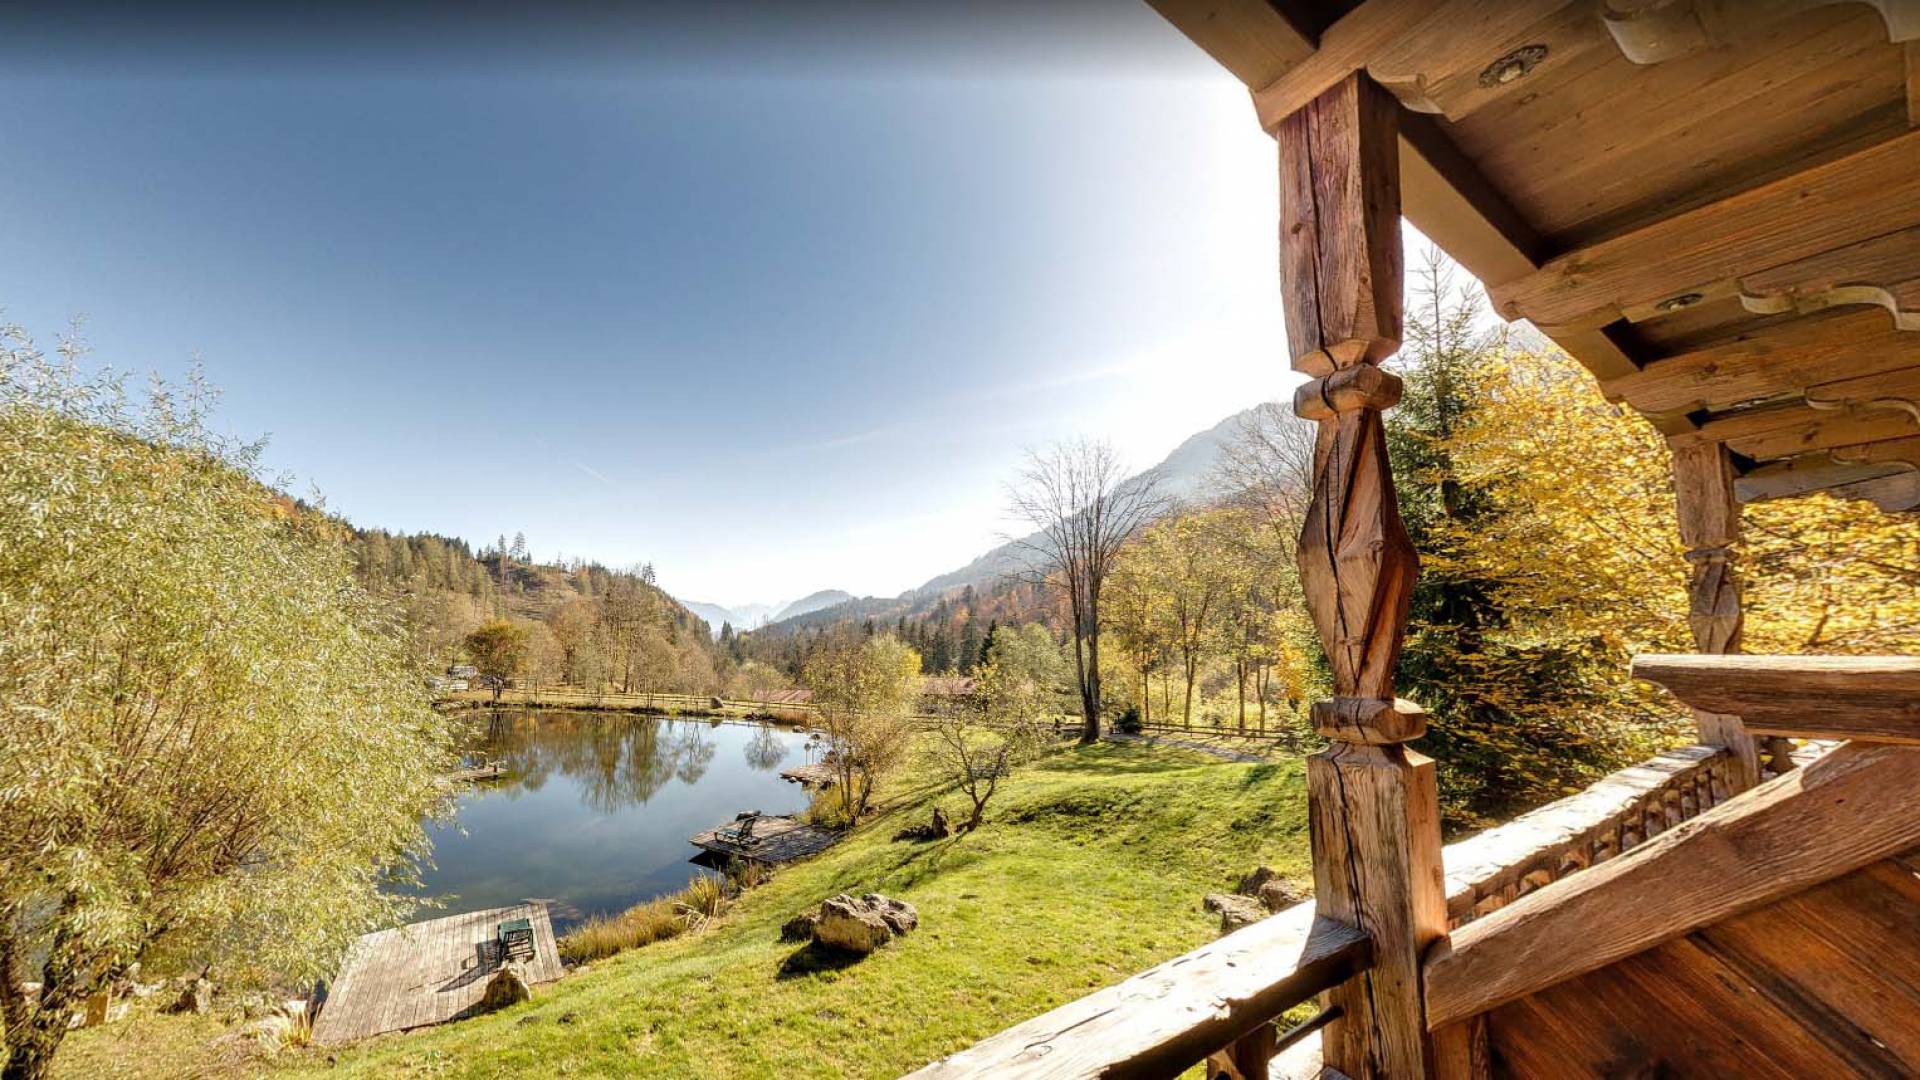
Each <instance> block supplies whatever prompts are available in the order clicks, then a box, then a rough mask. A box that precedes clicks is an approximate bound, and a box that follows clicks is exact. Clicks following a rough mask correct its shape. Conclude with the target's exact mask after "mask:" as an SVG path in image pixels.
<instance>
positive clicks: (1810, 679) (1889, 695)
mask: <svg viewBox="0 0 1920 1080" xmlns="http://www.w3.org/2000/svg"><path fill="white" fill-rule="evenodd" d="M1633 675H1634V678H1637V679H1645V680H1647V681H1648V682H1654V683H1659V684H1660V685H1661V686H1664V687H1666V688H1667V689H1668V690H1669V691H1671V692H1672V693H1673V696H1674V697H1677V698H1679V699H1680V700H1681V701H1684V702H1686V703H1687V704H1689V705H1692V706H1693V707H1694V708H1696V709H1704V710H1706V711H1708V712H1716V713H1731V714H1734V715H1737V716H1739V717H1740V719H1741V720H1742V721H1743V722H1745V724H1746V727H1747V730H1749V731H1753V732H1758V733H1760V734H1765V735H1787V736H1795V737H1799V738H1816V739H1818V738H1828V739H1864V740H1867V741H1870V742H1887V743H1920V657H1915V656H1694V655H1687V654H1682V655H1653V656H1636V657H1634V658H1633Z"/></svg>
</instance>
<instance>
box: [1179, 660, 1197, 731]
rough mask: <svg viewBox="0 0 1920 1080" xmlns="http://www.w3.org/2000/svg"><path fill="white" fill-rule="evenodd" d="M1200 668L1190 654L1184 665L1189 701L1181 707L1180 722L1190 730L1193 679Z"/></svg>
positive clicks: (1191, 723) (1191, 722)
mask: <svg viewBox="0 0 1920 1080" xmlns="http://www.w3.org/2000/svg"><path fill="white" fill-rule="evenodd" d="M1198 666H1199V665H1198V664H1197V663H1195V661H1194V658H1193V653H1192V652H1188V653H1187V656H1186V659H1185V661H1184V662H1183V663H1182V668H1183V669H1184V672H1185V674H1186V676H1187V700H1186V704H1185V705H1183V706H1181V710H1180V722H1181V723H1182V724H1184V725H1186V727H1187V728H1189V729H1191V728H1192V727H1193V677H1194V672H1195V669H1196V668H1197V667H1198Z"/></svg>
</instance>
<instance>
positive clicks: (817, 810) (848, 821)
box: [800, 788, 853, 829]
mask: <svg viewBox="0 0 1920 1080" xmlns="http://www.w3.org/2000/svg"><path fill="white" fill-rule="evenodd" d="M800 816H801V817H802V818H803V819H804V820H806V821H807V822H808V823H809V824H812V825H818V826H820V827H821V828H823V829H844V828H846V827H847V826H849V825H852V824H853V818H852V817H851V816H849V815H848V813H847V804H846V801H845V800H844V799H842V798H840V796H838V795H835V794H834V793H833V789H832V788H815V789H814V791H813V795H812V796H811V797H810V800H809V802H808V803H807V808H806V810H805V811H803V812H802V813H801V815H800Z"/></svg>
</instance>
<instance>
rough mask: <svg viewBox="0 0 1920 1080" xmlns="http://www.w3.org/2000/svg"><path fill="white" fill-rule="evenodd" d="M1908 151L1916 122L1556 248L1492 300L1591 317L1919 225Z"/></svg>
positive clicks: (1510, 312)
mask: <svg viewBox="0 0 1920 1080" xmlns="http://www.w3.org/2000/svg"><path fill="white" fill-rule="evenodd" d="M1916 161H1920V131H1909V132H1907V133H1905V134H1902V135H1899V136H1896V137H1894V138H1891V139H1888V140H1887V141H1885V142H1883V143H1880V144H1878V145H1876V146H1872V147H1869V148H1867V149H1865V150H1861V151H1858V152H1856V153H1853V154H1850V155H1848V156H1846V157H1843V158H1840V159H1839V160H1837V161H1831V162H1828V163H1826V164H1823V165H1817V166H1814V167H1813V168H1810V169H1807V170H1805V171H1803V172H1800V173H1798V174H1795V175H1793V176H1789V177H1786V178H1783V179H1780V180H1776V181H1773V182H1772V183H1768V184H1762V185H1761V186H1759V187H1757V188H1752V189H1750V190H1747V191H1743V192H1741V193H1739V194H1737V195H1732V196H1729V197H1727V198H1725V199H1722V200H1720V201H1718V202H1714V203H1709V204H1708V205H1706V206H1702V207H1698V208H1696V209H1693V210H1689V211H1686V212H1685V213H1681V214H1676V215H1674V216H1673V217H1670V218H1666V219H1664V220H1662V221H1657V222H1655V223H1653V224H1652V225H1648V226H1646V227H1644V228H1641V229H1637V230H1634V231H1633V232H1629V233H1627V234H1625V235H1623V236H1617V237H1614V238H1613V239H1610V240H1603V241H1601V242H1599V243H1597V244H1593V245H1591V246H1589V247H1586V248H1582V249H1580V250H1578V251H1572V252H1568V253H1566V254H1563V255H1560V256H1558V257H1557V258H1554V259H1552V260H1551V261H1549V262H1548V263H1547V264H1546V265H1544V266H1542V267H1540V269H1538V270H1536V271H1534V272H1533V273H1531V274H1527V275H1525V276H1522V277H1519V278H1514V279H1509V280H1506V281H1504V282H1502V283H1500V284H1497V285H1495V286H1493V288H1492V289H1491V290H1490V291H1491V294H1492V296H1493V300H1494V305H1495V307H1496V308H1497V309H1498V310H1499V311H1500V312H1501V313H1502V314H1503V315H1505V316H1506V317H1507V318H1509V319H1520V318H1524V319H1531V320H1533V322H1534V323H1535V324H1537V325H1539V326H1542V327H1545V328H1553V327H1599V326H1604V325H1606V324H1608V323H1611V322H1614V321H1616V320H1619V319H1622V318H1627V317H1629V316H1630V315H1632V314H1642V315H1646V314H1655V315H1657V314H1658V313H1659V312H1660V311H1661V310H1662V309H1663V308H1664V309H1667V310H1678V309H1679V308H1683V307H1687V306H1691V305H1692V304H1694V303H1698V302H1699V301H1700V300H1701V299H1705V298H1708V297H1710V296H1714V295H1731V294H1732V293H1733V291H1734V290H1735V289H1736V288H1737V283H1738V282H1739V280H1740V279H1741V278H1742V277H1744V276H1745V275H1748V274H1754V273H1758V272H1761V271H1766V270H1772V269H1774V268H1775V267H1780V266H1784V265H1786V264H1789V263H1793V262H1796V261H1799V260H1804V259H1810V258H1813V257H1815V256H1820V255H1824V254H1826V253H1828V252H1831V251H1834V250H1836V249H1838V248H1843V247H1846V246H1848V245H1853V244H1859V243H1861V242H1863V241H1868V240H1872V239H1874V238H1876V237H1880V236H1884V235H1886V234H1887V233H1890V232H1894V231H1897V230H1901V229H1908V228H1913V227H1915V226H1920V181H1917V180H1916V173H1915V167H1914V163H1915V162H1916ZM1913 269H1914V270H1915V271H1916V273H1920V267H1914V268H1913ZM1912 276H1914V275H1912V274H1908V275H1903V276H1902V277H1901V278H1900V280H1907V279H1909V278H1911V277H1912Z"/></svg>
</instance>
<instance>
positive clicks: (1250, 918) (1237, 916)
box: [1203, 893, 1267, 934]
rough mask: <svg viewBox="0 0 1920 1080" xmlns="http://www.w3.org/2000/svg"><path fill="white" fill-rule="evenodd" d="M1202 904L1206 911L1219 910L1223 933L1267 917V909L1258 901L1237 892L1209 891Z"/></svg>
mask: <svg viewBox="0 0 1920 1080" xmlns="http://www.w3.org/2000/svg"><path fill="white" fill-rule="evenodd" d="M1203 905H1204V906H1205V907H1206V909H1207V910H1208V911H1215V912H1219V914H1220V932H1221V933H1223V934H1225V933H1229V932H1231V931H1234V930H1238V929H1240V928H1241V927H1243V926H1246V925H1247V924H1249V923H1256V922H1259V921H1260V920H1261V919H1264V918H1266V917H1267V909H1266V908H1265V907H1262V906H1261V904H1260V901H1258V900H1256V899H1254V898H1253V897H1251V896H1241V895H1240V894H1238V893H1209V894H1207V898H1206V900H1205V901H1203Z"/></svg>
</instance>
